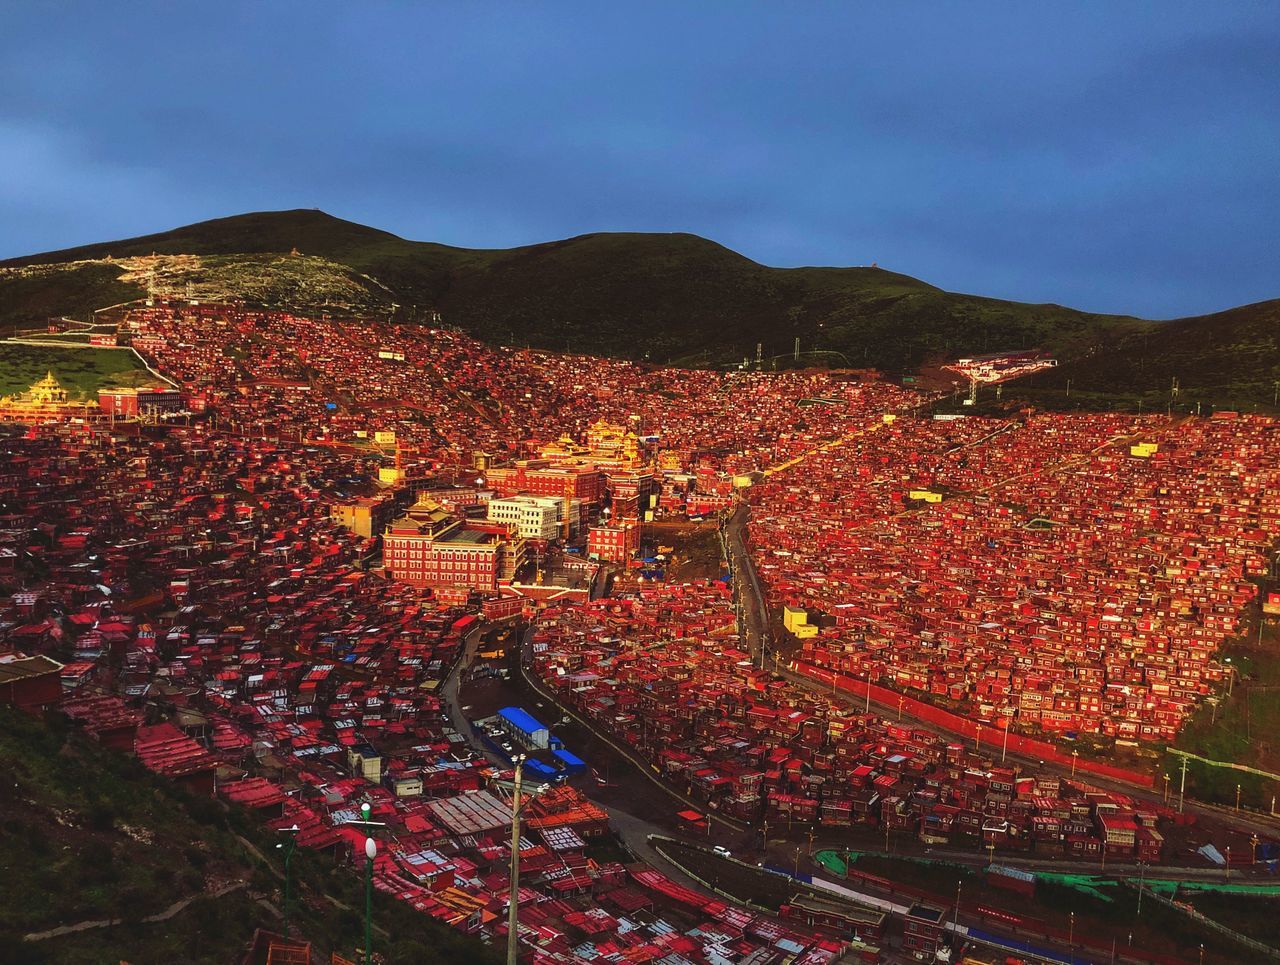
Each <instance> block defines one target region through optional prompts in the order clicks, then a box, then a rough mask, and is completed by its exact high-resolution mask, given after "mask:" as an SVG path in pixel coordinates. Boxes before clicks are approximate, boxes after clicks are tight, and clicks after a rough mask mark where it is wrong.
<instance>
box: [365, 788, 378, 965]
mask: <svg viewBox="0 0 1280 965" xmlns="http://www.w3.org/2000/svg"><path fill="white" fill-rule="evenodd" d="M368 806H369V805H367V804H366V805H365V807H366V808H367V807H368ZM377 853H378V845H377V843H376V842H375V841H374V840H373V838H365V839H364V961H365V965H369V963H370V962H372V961H373V859H374V856H375V855H377Z"/></svg>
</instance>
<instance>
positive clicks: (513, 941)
mask: <svg viewBox="0 0 1280 965" xmlns="http://www.w3.org/2000/svg"><path fill="white" fill-rule="evenodd" d="M524 761H525V756H524V755H523V754H521V755H520V756H519V757H517V758H516V774H515V788H514V789H513V791H512V796H511V893H510V894H509V895H508V897H507V965H516V962H517V957H518V956H517V952H518V950H519V946H520V942H519V935H518V932H519V917H518V911H519V906H520V786H521V782H522V781H523V780H524ZM708 820H709V819H708Z"/></svg>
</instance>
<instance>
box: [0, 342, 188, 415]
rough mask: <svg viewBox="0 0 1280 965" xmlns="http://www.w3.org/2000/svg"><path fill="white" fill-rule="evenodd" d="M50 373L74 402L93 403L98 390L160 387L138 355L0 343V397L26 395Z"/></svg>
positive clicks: (103, 350)
mask: <svg viewBox="0 0 1280 965" xmlns="http://www.w3.org/2000/svg"><path fill="white" fill-rule="evenodd" d="M46 372H52V373H53V374H54V375H55V376H56V377H57V379H58V381H59V382H61V383H62V386H63V388H65V389H66V390H67V395H68V396H70V397H71V398H73V399H80V400H89V401H93V400H96V399H97V398H98V390H99V389H105V388H111V387H118V386H123V387H126V388H139V387H142V386H149V385H163V384H164V383H162V382H160V380H158V379H157V378H156V377H155V376H153V375H152V374H151V373H150V372H148V371H147V370H146V368H144V367H143V365H142V362H141V361H140V360H139V358H138V356H136V355H134V354H133V353H132V352H129V351H126V350H124V349H118V348H57V347H55V346H52V345H21V344H19V343H17V342H5V343H0V395H13V394H17V393H19V392H25V391H26V390H27V389H28V388H29V387H30V386H31V384H32V383H33V382H36V381H38V380H39V379H42V378H44V375H45V373H46Z"/></svg>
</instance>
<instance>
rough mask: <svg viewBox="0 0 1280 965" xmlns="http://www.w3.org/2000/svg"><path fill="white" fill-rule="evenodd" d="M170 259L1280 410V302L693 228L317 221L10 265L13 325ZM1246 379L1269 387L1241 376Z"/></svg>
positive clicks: (535, 322)
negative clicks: (1274, 393)
mask: <svg viewBox="0 0 1280 965" xmlns="http://www.w3.org/2000/svg"><path fill="white" fill-rule="evenodd" d="M153 254H155V255H160V256H166V255H194V256H197V257H196V258H195V259H191V260H189V262H187V263H184V265H183V266H182V271H180V272H175V271H170V272H169V274H170V275H172V277H171V278H169V281H170V282H172V283H173V284H174V285H175V286H176V285H178V284H179V283H181V282H182V281H183V280H184V279H185V280H186V281H191V282H193V283H194V284H195V285H196V286H197V290H198V291H202V292H205V293H206V294H205V297H212V296H213V295H218V294H227V293H240V294H241V295H242V297H246V298H248V299H249V300H251V301H257V302H261V303H263V304H266V305H269V306H271V307H281V308H290V309H294V310H298V311H329V312H331V313H336V314H341V313H344V312H347V313H350V314H358V313H375V314H382V313H386V314H388V315H390V316H392V317H395V318H397V319H398V320H401V321H414V320H421V319H423V318H424V317H429V313H430V312H431V311H439V312H440V313H441V315H442V317H443V319H444V322H445V323H446V324H450V325H456V326H458V327H460V328H462V329H464V330H467V331H469V332H471V333H472V334H474V335H476V336H478V337H480V338H483V339H486V340H489V341H492V342H498V343H503V344H517V345H529V346H532V347H541V348H548V349H553V350H557V351H565V350H570V351H578V352H587V353H592V354H601V355H612V356H623V357H630V358H637V359H648V360H651V361H654V362H662V363H675V364H694V365H725V364H732V363H734V362H740V361H742V359H744V358H747V357H752V358H754V356H755V353H756V346H757V344H759V345H761V346H762V352H763V354H764V356H765V357H766V358H769V357H772V356H780V357H781V359H780V363H781V364H790V363H791V359H790V358H789V356H791V355H792V353H793V350H794V346H795V339H797V338H798V339H799V340H800V349H801V352H802V353H803V354H802V357H801V360H800V361H801V363H802V364H826V365H838V366H847V367H876V368H879V369H881V370H883V371H885V372H888V373H891V374H899V373H903V372H910V371H915V370H916V369H918V368H919V367H921V366H922V365H926V364H929V363H932V362H937V361H940V360H943V359H946V358H951V357H955V356H956V355H961V354H968V353H978V352H994V351H1001V350H1009V349H1022V348H1032V347H1034V348H1040V349H1044V350H1046V351H1049V352H1052V353H1054V354H1056V355H1057V356H1058V357H1059V358H1061V359H1062V361H1063V367H1062V370H1061V378H1059V376H1058V375H1057V374H1055V375H1052V376H1047V377H1044V378H1041V379H1040V380H1039V383H1043V384H1046V385H1053V384H1056V383H1057V382H1062V383H1064V384H1065V379H1066V378H1068V377H1070V378H1072V379H1073V386H1074V388H1075V389H1076V390H1079V391H1085V390H1088V389H1090V388H1096V389H1097V391H1099V392H1115V391H1132V392H1134V393H1137V394H1140V393H1144V392H1147V393H1151V392H1159V391H1161V389H1162V388H1164V389H1167V387H1168V385H1167V384H1168V380H1169V378H1172V377H1174V376H1172V375H1169V372H1170V371H1172V370H1177V372H1178V373H1180V374H1177V375H1176V377H1179V378H1180V379H1181V383H1182V385H1183V386H1184V388H1185V389H1186V390H1188V391H1197V390H1199V389H1200V388H1201V387H1203V392H1204V394H1206V395H1212V396H1213V397H1214V398H1215V400H1217V401H1220V402H1234V403H1237V404H1244V403H1246V402H1250V401H1252V402H1259V401H1261V402H1269V401H1270V398H1269V397H1270V394H1271V392H1270V389H1269V386H1270V385H1271V380H1273V379H1280V349H1278V348H1277V346H1276V342H1275V338H1274V336H1270V337H1269V336H1268V334H1267V333H1268V331H1269V330H1274V323H1275V318H1276V304H1277V303H1275V302H1263V303H1259V304H1258V305H1250V306H1242V307H1239V308H1234V309H1230V310H1228V311H1225V312H1220V313H1216V314H1213V315H1207V316H1202V317H1199V318H1192V319H1179V320H1175V321H1173V322H1153V321H1149V320H1144V319H1139V318H1135V317H1132V316H1122V315H1102V314H1096V313H1090V312H1082V311H1078V310H1075V309H1072V308H1068V307H1064V306H1060V305H1054V304H1030V303H1023V302H1013V301H1005V300H1001V299H995V298H986V297H983V296H980V295H970V294H962V293H954V292H948V291H944V290H942V289H940V288H937V287H935V286H933V285H930V284H928V283H927V282H925V281H921V280H920V279H917V278H913V277H911V276H909V275H905V274H900V273H896V272H892V271H887V270H885V269H881V268H878V267H844V268H837V267H802V268H772V267H768V266H765V265H761V264H759V263H757V262H755V261H752V260H751V259H750V258H747V257H745V256H744V255H741V254H739V253H737V252H735V251H732V250H730V249H728V248H726V247H724V246H723V245H720V244H717V243H716V242H714V241H710V240H707V239H705V238H701V237H699V236H697V235H693V234H687V233H661V234H658V233H628V232H619V233H609V232H597V233H592V234H585V235H579V236H577V237H573V238H566V239H562V240H558V241H550V242H544V243H541V244H535V245H528V246H524V247H519V248H511V249H467V248H457V247H452V246H449V245H443V244H438V243H435V242H423V241H410V240H406V239H404V238H400V237H398V236H397V235H394V234H391V233H390V232H387V231H383V230H381V229H377V228H372V227H368V226H366V225H361V224H356V223H354V222H350V221H345V220H343V219H341V218H336V217H334V216H332V215H329V214H326V213H325V212H323V211H319V210H313V209H295V210H291V211H276V212H255V213H250V214H243V215H235V216H232V217H226V218H218V219H214V220H211V221H203V222H199V223H197V224H192V225H187V226H184V227H181V228H175V229H172V230H170V231H163V232H158V233H155V234H149V235H143V236H141V237H137V238H131V239H121V240H117V241H111V242H104V243H96V244H90V245H83V246H79V247H75V248H68V249H65V250H62V251H53V252H43V253H39V254H35V255H30V256H25V257H20V258H11V259H8V260H6V261H0V325H9V326H12V325H15V324H21V323H24V322H27V323H29V322H31V321H32V320H38V319H40V318H43V317H44V316H46V315H49V314H56V313H75V312H84V311H87V310H89V309H91V308H93V307H101V306H102V305H104V304H110V303H113V302H119V301H123V300H126V299H127V298H128V297H134V298H136V297H140V296H141V295H143V294H144V293H145V292H144V287H143V285H142V283H141V282H140V280H139V278H140V274H139V266H138V265H136V264H134V265H132V266H130V265H128V264H125V265H122V264H121V261H124V260H128V259H138V258H147V257H148V256H151V255H153ZM299 258H300V259H302V260H301V261H299V260H296V259H299ZM143 267H144V268H145V266H143ZM165 267H166V268H167V269H172V267H173V266H172V265H166V266H165ZM200 286H205V287H204V288H201V287H200ZM175 290H176V289H175ZM1135 352H1137V353H1138V354H1136V355H1135ZM1139 360H1141V362H1140V361H1139ZM1245 365H1247V366H1248V367H1249V368H1250V369H1251V373H1252V374H1251V377H1250V378H1248V379H1245V380H1240V379H1239V378H1238V377H1237V376H1238V373H1239V371H1240V370H1241V368H1242V367H1244V366H1245ZM1067 373H1070V375H1068V374H1067ZM1162 382H1163V383H1164V384H1163V385H1162V384H1161V383H1162ZM1264 397H1265V398H1264Z"/></svg>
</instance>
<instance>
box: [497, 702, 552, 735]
mask: <svg viewBox="0 0 1280 965" xmlns="http://www.w3.org/2000/svg"><path fill="white" fill-rule="evenodd" d="M498 716H499V717H501V718H502V719H503V720H505V721H507V722H508V723H510V724H511V726H512V727H514V728H516V730H519V731H522V732H524V733H526V734H532V733H533V732H534V731H538V730H546V727H544V726H543V725H542V724H540V723H538V722H537V720H535V719H534V718H533V716H532V715H531V714H529V713H528V712H526V711H523V710H521V709H520V708H519V707H503V708H502V709H501V710H500V711H498Z"/></svg>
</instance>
